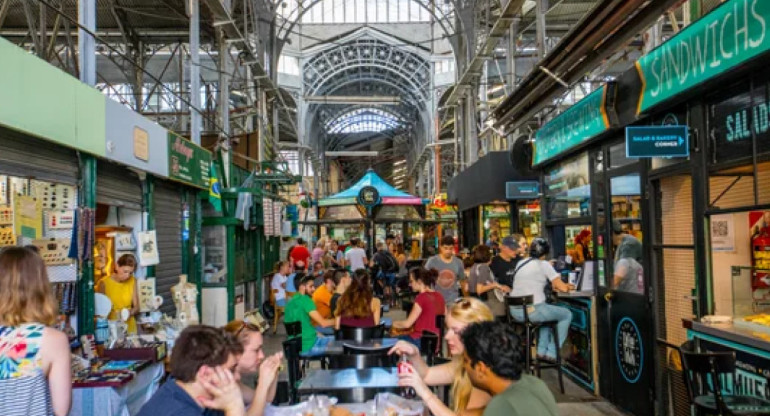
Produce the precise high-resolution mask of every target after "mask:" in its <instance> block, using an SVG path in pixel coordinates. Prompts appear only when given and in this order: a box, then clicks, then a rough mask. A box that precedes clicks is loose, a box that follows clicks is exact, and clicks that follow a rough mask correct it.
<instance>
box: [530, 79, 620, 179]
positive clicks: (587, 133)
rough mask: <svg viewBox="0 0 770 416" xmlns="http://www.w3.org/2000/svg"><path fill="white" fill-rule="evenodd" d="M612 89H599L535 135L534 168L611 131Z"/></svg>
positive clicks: (605, 87)
mask: <svg viewBox="0 0 770 416" xmlns="http://www.w3.org/2000/svg"><path fill="white" fill-rule="evenodd" d="M608 91H609V85H604V86H602V87H601V88H598V89H597V90H595V91H594V92H592V93H591V94H588V95H587V96H586V97H585V98H583V99H582V100H580V101H578V102H577V103H575V105H573V106H572V107H570V108H569V109H567V110H566V111H564V112H563V113H561V114H560V115H559V116H557V117H556V118H554V119H553V120H551V121H549V122H548V123H546V124H545V125H544V126H543V127H541V128H540V129H539V130H538V131H537V133H535V144H534V155H533V157H532V165H539V164H541V163H543V162H546V161H548V160H550V159H553V158H554V157H556V156H558V155H560V154H562V153H565V152H566V151H568V150H570V149H572V148H574V147H575V146H578V145H580V144H582V143H584V142H586V141H588V140H589V139H591V138H593V137H596V136H598V135H599V134H601V133H604V132H605V131H607V129H609V128H610V120H609V117H608V116H607V108H606V102H607V93H608Z"/></svg>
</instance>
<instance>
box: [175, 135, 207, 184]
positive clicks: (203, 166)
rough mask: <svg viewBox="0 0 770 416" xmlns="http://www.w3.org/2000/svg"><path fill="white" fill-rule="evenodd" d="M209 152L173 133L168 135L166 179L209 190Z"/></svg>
mask: <svg viewBox="0 0 770 416" xmlns="http://www.w3.org/2000/svg"><path fill="white" fill-rule="evenodd" d="M210 166H211V152H209V151H208V150H206V149H204V148H202V147H200V146H198V145H196V144H195V143H193V142H191V141H189V140H187V139H185V138H184V137H182V136H178V135H176V134H173V133H169V134H168V177H169V178H170V179H174V180H176V181H179V182H184V183H186V184H188V185H192V186H196V187H198V188H203V189H208V188H209V167H210Z"/></svg>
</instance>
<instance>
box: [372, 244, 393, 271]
mask: <svg viewBox="0 0 770 416" xmlns="http://www.w3.org/2000/svg"><path fill="white" fill-rule="evenodd" d="M375 262H376V263H377V265H378V266H380V270H382V272H383V273H398V270H399V267H398V260H396V258H395V257H393V254H391V253H390V252H389V251H384V250H383V251H379V252H377V256H376V259H375Z"/></svg>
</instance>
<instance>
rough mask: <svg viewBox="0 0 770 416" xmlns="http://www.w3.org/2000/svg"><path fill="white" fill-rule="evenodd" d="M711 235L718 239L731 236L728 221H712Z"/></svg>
mask: <svg viewBox="0 0 770 416" xmlns="http://www.w3.org/2000/svg"><path fill="white" fill-rule="evenodd" d="M711 234H712V235H713V236H716V237H727V235H728V234H729V230H728V225H727V221H712V222H711Z"/></svg>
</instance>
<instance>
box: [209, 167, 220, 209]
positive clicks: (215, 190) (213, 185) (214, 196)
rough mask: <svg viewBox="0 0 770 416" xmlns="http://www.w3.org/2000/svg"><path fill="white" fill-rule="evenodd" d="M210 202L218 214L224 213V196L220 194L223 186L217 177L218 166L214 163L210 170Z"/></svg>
mask: <svg viewBox="0 0 770 416" xmlns="http://www.w3.org/2000/svg"><path fill="white" fill-rule="evenodd" d="M209 173H210V174H209V202H210V203H211V205H213V206H214V209H216V210H217V212H221V211H222V194H221V193H220V188H221V185H220V183H219V178H218V177H217V165H215V164H214V163H212V164H211V165H210V169H209Z"/></svg>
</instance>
